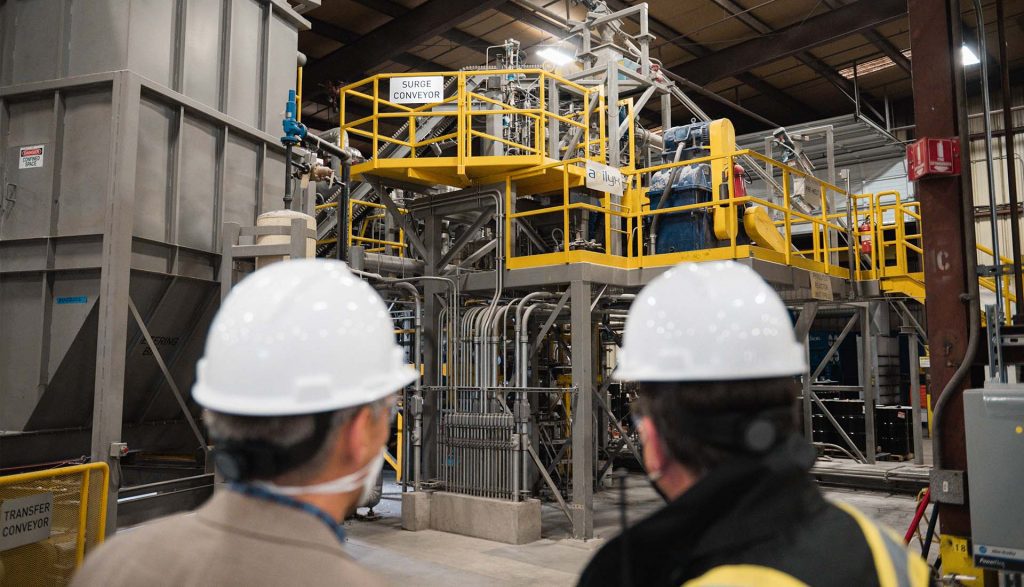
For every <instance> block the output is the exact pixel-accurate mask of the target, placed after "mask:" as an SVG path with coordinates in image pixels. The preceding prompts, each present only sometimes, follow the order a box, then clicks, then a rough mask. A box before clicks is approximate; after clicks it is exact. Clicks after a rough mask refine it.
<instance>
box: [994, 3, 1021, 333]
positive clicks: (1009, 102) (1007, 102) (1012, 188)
mask: <svg viewBox="0 0 1024 587" xmlns="http://www.w3.org/2000/svg"><path fill="white" fill-rule="evenodd" d="M1004 4H1005V2H1004V0H996V28H997V31H998V33H999V68H1000V70H1001V71H1000V74H1001V75H1000V76H999V77H1000V78H1001V79H1000V81H1001V84H1002V94H1003V128H1004V129H1007V130H1006V134H1005V135H1004V136H1003V145H1005V148H1006V160H1007V161H1008V162H1009V163H1010V164H1009V165H1008V166H1007V167H1006V179H1007V182H1006V185H1007V191H1008V192H1009V196H1010V248H1011V249H1012V250H1011V252H1010V259H1011V260H1012V262H1013V291H1014V293H1016V294H1017V301H1016V303H1015V306H1014V316H1013V323H1014V324H1024V275H1022V271H1021V266H1020V262H1019V259H1020V253H1021V249H1020V205H1019V202H1018V200H1017V167H1016V166H1015V165H1014V155H1015V153H1014V144H1013V142H1014V141H1013V138H1014V137H1013V132H1012V131H1011V130H1010V129H1012V128H1013V112H1012V109H1013V96H1012V93H1011V90H1010V61H1009V59H1008V57H1007V55H1006V18H1005V11H1004V6H1003V5H1004ZM986 118H987V116H986ZM1000 263H1001V261H1000V260H999V259H996V264H997V265H998V264H1000Z"/></svg>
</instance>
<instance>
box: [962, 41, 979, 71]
mask: <svg viewBox="0 0 1024 587" xmlns="http://www.w3.org/2000/svg"><path fill="white" fill-rule="evenodd" d="M960 59H961V60H962V61H963V62H964V67H968V66H970V65H977V64H979V63H981V60H980V59H978V56H977V55H976V54H975V53H974V51H973V50H971V48H970V47H968V46H967V45H961V46H960Z"/></svg>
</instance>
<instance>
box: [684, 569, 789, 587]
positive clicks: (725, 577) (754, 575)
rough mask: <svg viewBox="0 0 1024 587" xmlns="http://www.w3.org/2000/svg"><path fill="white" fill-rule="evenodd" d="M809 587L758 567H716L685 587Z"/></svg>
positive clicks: (772, 570)
mask: <svg viewBox="0 0 1024 587" xmlns="http://www.w3.org/2000/svg"><path fill="white" fill-rule="evenodd" d="M751 585H757V586H758V587H807V583H804V582H803V581H800V580H798V579H797V578H796V577H794V576H793V575H789V574H787V573H783V572H782V571H780V570H778V569H773V568H771V567H762V566H758V565H723V566H721V567H715V568H713V569H711V570H710V571H708V572H706V573H704V574H703V575H701V576H700V577H697V578H696V579H691V580H690V581H687V582H686V583H683V587H750V586H751Z"/></svg>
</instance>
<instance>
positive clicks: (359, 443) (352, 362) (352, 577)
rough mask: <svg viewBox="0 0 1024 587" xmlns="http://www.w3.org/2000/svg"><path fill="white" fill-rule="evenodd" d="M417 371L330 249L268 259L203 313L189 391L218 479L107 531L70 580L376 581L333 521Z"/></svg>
mask: <svg viewBox="0 0 1024 587" xmlns="http://www.w3.org/2000/svg"><path fill="white" fill-rule="evenodd" d="M416 377H417V374H416V372H415V370H414V369H412V368H411V367H410V366H408V365H407V364H406V360H405V355H404V352H403V350H402V348H401V347H399V346H398V345H397V344H396V342H395V337H394V326H393V323H392V321H391V318H390V316H389V314H388V311H387V308H386V306H385V305H384V302H383V300H382V299H381V298H380V296H379V295H377V293H376V292H375V291H374V290H373V289H372V288H371V287H370V286H369V285H368V284H367V283H366V282H364V281H363V280H361V279H359V278H358V277H356V276H354V275H353V274H352V273H351V272H350V271H349V270H348V267H347V266H346V265H345V264H344V263H342V262H340V261H329V260H324V259H310V260H295V261H285V262H279V263H275V264H273V265H270V266H268V267H266V268H264V269H260V270H259V271H256V272H255V273H253V274H252V275H250V276H249V277H247V278H245V279H244V280H242V281H241V282H240V283H239V284H238V285H237V286H235V288H234V289H233V290H232V291H231V293H230V294H229V295H228V297H227V299H226V300H225V301H224V304H223V305H222V306H221V308H220V310H219V311H218V313H217V315H216V317H215V318H214V320H213V323H212V325H211V326H210V332H209V336H208V338H207V341H206V349H205V352H204V355H203V358H202V359H201V360H200V361H199V364H198V368H197V378H196V382H195V386H194V387H193V390H192V396H193V398H194V399H195V401H196V402H197V403H199V404H200V405H201V406H203V407H204V408H206V412H205V414H204V418H205V421H206V425H207V427H208V429H209V432H210V437H211V440H212V441H213V444H214V447H215V448H214V461H215V463H216V465H217V469H218V471H219V473H220V474H221V475H222V476H223V477H224V478H225V480H226V481H228V483H227V484H226V486H224V487H219V488H218V489H217V490H216V491H215V492H214V496H213V497H212V498H211V499H210V500H209V501H207V503H206V504H204V505H203V506H201V507H200V508H199V509H198V510H196V512H194V514H184V515H178V516H174V517H171V518H167V519H165V520H161V521H158V522H156V523H153V524H151V525H146V526H144V527H142V528H140V529H137V530H132V531H130V532H128V533H126V534H125V535H123V536H122V535H120V534H119V535H117V536H115V537H114V538H113V539H112V540H110V541H108V544H105V545H104V546H103V547H101V548H99V549H98V550H97V551H96V553H94V554H92V555H90V557H88V558H87V559H86V561H85V565H84V566H83V568H82V569H81V571H79V573H78V574H77V575H76V577H75V584H76V585H104V586H111V585H115V586H117V585H147V586H149V587H152V586H154V585H199V584H203V585H246V586H250V587H251V586H254V585H321V584H331V585H339V584H346V585H376V584H382V583H383V581H382V580H381V579H380V578H379V577H377V576H376V575H375V574H373V573H371V572H369V571H367V570H365V569H363V568H362V567H360V566H359V565H358V564H357V563H356V562H355V561H354V560H353V559H352V558H351V557H350V556H349V555H348V554H347V553H346V552H345V549H344V547H343V543H344V540H345V533H344V530H343V527H342V521H343V520H344V519H345V517H346V515H347V514H349V513H351V512H352V511H354V510H355V508H356V507H357V506H358V505H359V504H360V503H362V501H363V500H364V499H365V498H366V496H367V495H368V494H369V493H370V492H371V491H372V489H373V488H374V487H375V481H376V479H377V476H378V474H379V472H380V470H381V465H382V463H383V455H384V446H385V443H386V441H387V437H388V434H389V430H390V422H391V420H390V416H391V410H392V408H393V407H394V401H395V392H397V391H399V390H401V389H402V388H403V387H404V386H406V385H408V384H409V383H411V382H412V381H413V380H414V379H415V378H416Z"/></svg>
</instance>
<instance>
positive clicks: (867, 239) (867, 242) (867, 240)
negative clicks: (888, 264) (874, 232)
mask: <svg viewBox="0 0 1024 587" xmlns="http://www.w3.org/2000/svg"><path fill="white" fill-rule="evenodd" d="M857 232H859V233H860V252H861V253H862V254H864V255H870V254H871V221H870V220H865V221H864V222H862V223H861V225H860V226H858V227H857Z"/></svg>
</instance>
